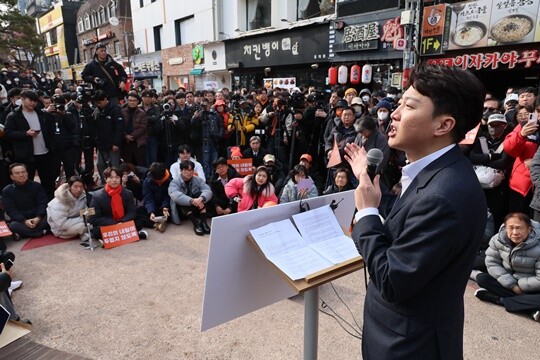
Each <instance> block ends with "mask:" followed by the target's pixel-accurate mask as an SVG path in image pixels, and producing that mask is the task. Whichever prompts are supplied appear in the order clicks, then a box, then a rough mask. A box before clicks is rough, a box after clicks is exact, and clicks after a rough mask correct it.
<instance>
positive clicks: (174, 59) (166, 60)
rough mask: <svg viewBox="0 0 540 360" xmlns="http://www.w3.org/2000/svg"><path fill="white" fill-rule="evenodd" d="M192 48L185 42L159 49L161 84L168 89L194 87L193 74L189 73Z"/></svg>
mask: <svg viewBox="0 0 540 360" xmlns="http://www.w3.org/2000/svg"><path fill="white" fill-rule="evenodd" d="M192 48H193V46H192V45H191V44H187V45H180V46H176V47H173V48H168V49H163V50H161V57H162V72H163V85H164V86H166V87H167V88H168V89H170V90H177V89H178V88H180V87H183V88H184V89H189V90H194V89H195V83H194V79H193V75H190V71H191V70H192V69H193V65H194V62H193V58H192ZM190 77H191V81H190Z"/></svg>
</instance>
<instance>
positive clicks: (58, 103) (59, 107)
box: [53, 95, 66, 111]
mask: <svg viewBox="0 0 540 360" xmlns="http://www.w3.org/2000/svg"><path fill="white" fill-rule="evenodd" d="M53 103H54V107H55V108H56V111H66V99H64V97H63V96H62V95H54V96H53Z"/></svg>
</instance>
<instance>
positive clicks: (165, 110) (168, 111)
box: [161, 103, 174, 117]
mask: <svg viewBox="0 0 540 360" xmlns="http://www.w3.org/2000/svg"><path fill="white" fill-rule="evenodd" d="M173 113H174V107H173V106H172V105H171V104H169V103H165V104H163V106H162V111H161V115H162V116H165V117H171V116H173Z"/></svg>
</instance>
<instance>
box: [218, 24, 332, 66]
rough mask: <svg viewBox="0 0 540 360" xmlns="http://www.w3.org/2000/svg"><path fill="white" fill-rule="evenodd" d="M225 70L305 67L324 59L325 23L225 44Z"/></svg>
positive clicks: (326, 37) (326, 31) (326, 47)
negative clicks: (301, 65)
mask: <svg viewBox="0 0 540 360" xmlns="http://www.w3.org/2000/svg"><path fill="white" fill-rule="evenodd" d="M225 49H226V53H227V59H231V61H227V68H235V67H258V66H271V65H292V64H305V63H310V62H316V61H321V60H326V59H327V55H328V24H322V25H315V26H308V27H304V28H303V29H290V30H287V31H276V32H274V33H267V34H265V35H264V36H251V37H249V38H247V39H239V40H232V41H228V42H226V43H225Z"/></svg>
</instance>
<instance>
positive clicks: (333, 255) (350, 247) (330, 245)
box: [309, 235, 360, 264]
mask: <svg viewBox="0 0 540 360" xmlns="http://www.w3.org/2000/svg"><path fill="white" fill-rule="evenodd" d="M309 246H310V247H311V248H312V249H314V250H315V251H316V252H318V253H319V254H323V255H324V257H325V258H327V259H328V260H330V261H331V262H332V264H339V263H342V262H344V261H347V260H350V259H352V258H355V257H357V256H360V254H359V253H358V249H356V245H355V244H354V241H353V239H351V238H350V237H348V236H345V235H341V236H338V237H334V238H331V239H328V240H326V241H320V242H318V243H315V244H311V245H309Z"/></svg>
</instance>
